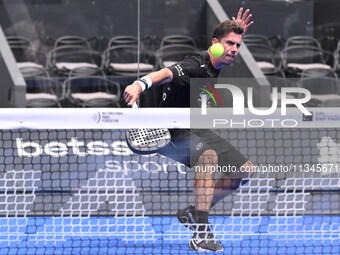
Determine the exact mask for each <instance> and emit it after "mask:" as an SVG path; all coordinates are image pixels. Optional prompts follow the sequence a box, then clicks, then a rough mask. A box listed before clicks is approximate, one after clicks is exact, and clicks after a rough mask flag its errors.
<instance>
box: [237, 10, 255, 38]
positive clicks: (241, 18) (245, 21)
mask: <svg viewBox="0 0 340 255" xmlns="http://www.w3.org/2000/svg"><path fill="white" fill-rule="evenodd" d="M242 12H243V8H242V7H241V8H240V10H239V11H238V13H237V18H236V19H235V17H233V21H235V22H236V23H239V24H240V25H241V26H242V27H243V30H244V33H245V32H246V31H247V29H248V28H249V27H250V26H251V25H253V24H254V21H250V19H251V17H252V16H253V15H251V14H249V9H247V10H246V11H245V12H244V14H243V15H242ZM248 14H249V15H248ZM249 21H250V22H249Z"/></svg>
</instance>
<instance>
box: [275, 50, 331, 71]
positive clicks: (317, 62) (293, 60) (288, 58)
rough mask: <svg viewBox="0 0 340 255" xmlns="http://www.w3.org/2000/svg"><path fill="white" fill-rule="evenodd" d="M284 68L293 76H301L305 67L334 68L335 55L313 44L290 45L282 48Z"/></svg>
mask: <svg viewBox="0 0 340 255" xmlns="http://www.w3.org/2000/svg"><path fill="white" fill-rule="evenodd" d="M281 54H282V56H281V58H282V68H283V70H284V71H285V72H286V73H287V74H289V75H292V76H293V77H300V76H301V74H302V72H303V71H304V70H305V69H309V68H325V69H332V68H333V64H327V63H332V62H333V63H334V56H333V54H332V53H331V52H327V51H324V50H321V49H319V48H318V47H313V46H303V45H297V46H289V47H287V48H285V49H283V50H282V52H281Z"/></svg>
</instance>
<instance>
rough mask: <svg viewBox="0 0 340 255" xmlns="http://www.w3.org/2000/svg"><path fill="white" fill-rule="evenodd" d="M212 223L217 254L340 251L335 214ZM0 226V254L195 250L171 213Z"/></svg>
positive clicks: (8, 221) (3, 221)
mask: <svg viewBox="0 0 340 255" xmlns="http://www.w3.org/2000/svg"><path fill="white" fill-rule="evenodd" d="M211 223H212V224H213V225H214V233H215V234H216V236H217V237H218V238H219V239H220V240H221V241H222V245H223V247H224V251H223V252H219V253H218V254H235V255H236V254H237V255H238V254H247V255H256V254H263V255H264V254H275V255H276V254H282V255H283V254H287V255H293V254H299V255H300V254H308V255H310V254H315V255H319V254H320V255H321V254H322V255H331V254H332V255H338V254H340V216H298V217H290V216H288V217H271V216H261V217H229V216H215V217H211ZM0 230H1V234H0V254H1V255H2V254H32V255H33V254H63V255H64V254H77V255H79V254H100V255H101V254H196V253H197V252H194V251H191V250H190V249H189V248H188V246H187V244H188V242H189V240H190V238H191V236H192V232H190V231H189V230H187V229H186V228H185V227H183V226H181V225H180V224H179V223H178V221H177V219H176V218H175V217H126V218H124V217H119V218H113V217H112V218H107V217H82V218H80V217H72V218H71V217H68V218H65V217H63V218H61V217H35V218H33V217H27V218H23V217H17V218H15V217H10V218H0ZM199 254H205V253H204V252H200V253H199ZM207 254H213V253H211V252H207Z"/></svg>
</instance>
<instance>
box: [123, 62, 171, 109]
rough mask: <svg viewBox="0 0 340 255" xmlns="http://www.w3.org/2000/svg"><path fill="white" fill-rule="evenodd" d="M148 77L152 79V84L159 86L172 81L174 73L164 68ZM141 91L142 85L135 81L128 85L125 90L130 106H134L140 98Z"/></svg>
mask: <svg viewBox="0 0 340 255" xmlns="http://www.w3.org/2000/svg"><path fill="white" fill-rule="evenodd" d="M146 77H148V81H149V82H150V81H151V85H150V86H159V85H162V84H165V83H168V82H171V81H172V78H173V75H172V72H171V71H170V70H169V69H168V68H163V69H161V70H159V71H156V72H152V73H149V74H148V75H146ZM141 93H142V86H141V85H140V84H139V83H138V82H137V81H135V82H134V83H132V84H131V85H129V86H127V87H126V89H125V91H124V100H125V102H126V103H127V104H128V105H129V106H132V105H133V104H134V103H135V102H136V101H137V100H138V98H139V96H140V94H141Z"/></svg>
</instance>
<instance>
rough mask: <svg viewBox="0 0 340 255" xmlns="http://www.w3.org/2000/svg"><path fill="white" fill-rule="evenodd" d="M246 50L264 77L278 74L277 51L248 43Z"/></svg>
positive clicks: (278, 57) (262, 45) (278, 54)
mask: <svg viewBox="0 0 340 255" xmlns="http://www.w3.org/2000/svg"><path fill="white" fill-rule="evenodd" d="M247 48H248V50H249V51H250V52H251V54H252V56H253V57H254V59H255V61H256V64H257V65H258V67H259V68H260V69H261V70H262V72H263V73H264V74H265V75H267V74H275V73H279V72H280V65H281V58H280V53H279V52H278V51H276V50H273V49H272V48H270V47H269V46H268V45H265V44H255V43H248V44H247Z"/></svg>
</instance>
